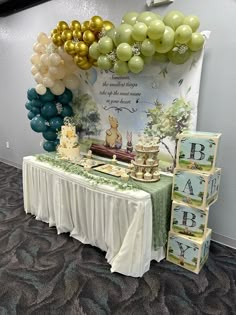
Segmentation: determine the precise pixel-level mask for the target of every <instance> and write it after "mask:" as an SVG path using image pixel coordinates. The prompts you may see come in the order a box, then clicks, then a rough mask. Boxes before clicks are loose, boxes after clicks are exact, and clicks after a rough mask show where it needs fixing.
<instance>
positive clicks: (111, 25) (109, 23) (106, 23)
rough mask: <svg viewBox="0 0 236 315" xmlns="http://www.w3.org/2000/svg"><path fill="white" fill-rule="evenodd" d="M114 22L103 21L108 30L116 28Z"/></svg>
mask: <svg viewBox="0 0 236 315" xmlns="http://www.w3.org/2000/svg"><path fill="white" fill-rule="evenodd" d="M114 27H115V26H114V24H112V23H111V21H103V28H104V30H105V31H106V32H107V31H109V30H110V29H112V28H114Z"/></svg>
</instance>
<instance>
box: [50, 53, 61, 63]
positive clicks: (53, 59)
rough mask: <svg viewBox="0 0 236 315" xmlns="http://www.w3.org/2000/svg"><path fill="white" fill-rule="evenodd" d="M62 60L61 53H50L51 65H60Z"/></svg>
mask: <svg viewBox="0 0 236 315" xmlns="http://www.w3.org/2000/svg"><path fill="white" fill-rule="evenodd" d="M61 61H62V59H61V57H60V55H58V54H57V53H52V54H50V55H49V62H50V65H52V66H58V65H59V64H60V63H61Z"/></svg>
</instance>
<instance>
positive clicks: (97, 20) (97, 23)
mask: <svg viewBox="0 0 236 315" xmlns="http://www.w3.org/2000/svg"><path fill="white" fill-rule="evenodd" d="M102 26H103V19H102V18H101V17H100V16H97V15H95V16H93V17H92V18H91V20H90V21H89V29H90V30H91V31H94V32H100V31H101V30H102Z"/></svg>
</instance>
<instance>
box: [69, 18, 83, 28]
mask: <svg viewBox="0 0 236 315" xmlns="http://www.w3.org/2000/svg"><path fill="white" fill-rule="evenodd" d="M70 29H71V30H73V31H75V30H77V31H80V30H81V24H80V22H79V21H77V20H73V21H71V22H70Z"/></svg>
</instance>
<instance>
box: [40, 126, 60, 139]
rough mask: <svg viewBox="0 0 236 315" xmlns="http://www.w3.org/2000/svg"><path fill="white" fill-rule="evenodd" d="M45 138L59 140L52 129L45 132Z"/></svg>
mask: <svg viewBox="0 0 236 315" xmlns="http://www.w3.org/2000/svg"><path fill="white" fill-rule="evenodd" d="M43 137H44V139H46V140H49V141H55V140H56V139H57V133H56V131H55V130H52V129H51V128H48V130H47V131H44V132H43Z"/></svg>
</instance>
